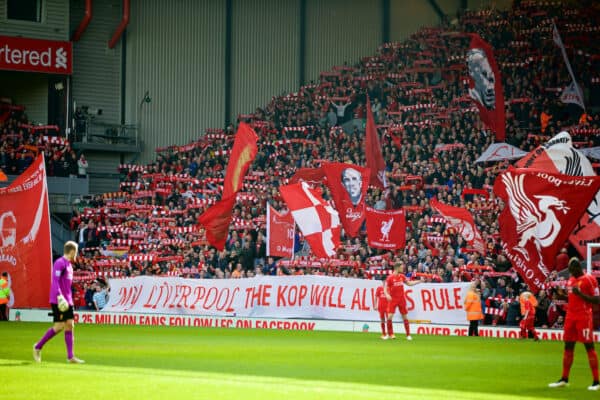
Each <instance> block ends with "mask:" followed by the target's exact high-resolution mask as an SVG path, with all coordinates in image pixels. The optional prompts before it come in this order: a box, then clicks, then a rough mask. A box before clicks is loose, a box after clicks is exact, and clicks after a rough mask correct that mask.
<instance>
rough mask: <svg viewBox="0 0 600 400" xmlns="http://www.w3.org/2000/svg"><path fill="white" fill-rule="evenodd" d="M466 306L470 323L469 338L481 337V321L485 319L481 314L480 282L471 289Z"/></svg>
mask: <svg viewBox="0 0 600 400" xmlns="http://www.w3.org/2000/svg"><path fill="white" fill-rule="evenodd" d="M464 306H465V311H466V312H467V320H468V321H469V336H479V320H481V319H483V312H481V295H480V294H479V289H478V282H473V283H472V284H471V286H470V287H469V291H468V292H467V297H466V299H465V304H464Z"/></svg>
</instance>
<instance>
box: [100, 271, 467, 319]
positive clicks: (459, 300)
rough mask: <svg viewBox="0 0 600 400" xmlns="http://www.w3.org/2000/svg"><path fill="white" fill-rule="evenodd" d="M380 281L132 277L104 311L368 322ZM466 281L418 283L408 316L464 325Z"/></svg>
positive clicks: (118, 282) (114, 291)
mask: <svg viewBox="0 0 600 400" xmlns="http://www.w3.org/2000/svg"><path fill="white" fill-rule="evenodd" d="M381 284H382V283H381V281H372V280H366V279H350V278H334V277H325V276H314V275H306V276H261V277H256V278H251V279H222V280H221V279H215V280H199V279H181V278H169V277H146V276H143V277H136V278H128V279H111V280H110V287H111V294H110V299H109V302H108V304H107V305H106V307H105V308H104V310H105V311H111V312H135V313H151V314H153V313H156V314H181V315H213V316H238V317H263V318H318V319H335V320H351V321H371V320H373V319H374V318H375V315H376V314H377V311H376V309H375V308H374V306H373V305H374V303H375V290H376V288H377V287H378V286H380V285H381ZM468 286H469V284H468V283H448V284H443V283H442V284H440V283H437V284H431V283H422V284H419V285H416V286H413V287H409V288H407V289H406V297H407V309H408V316H409V318H410V320H411V321H415V322H423V323H429V322H434V323H440V324H458V323H463V322H464V321H465V318H466V317H465V311H464V309H463V302H464V298H465V295H466V292H467V288H468Z"/></svg>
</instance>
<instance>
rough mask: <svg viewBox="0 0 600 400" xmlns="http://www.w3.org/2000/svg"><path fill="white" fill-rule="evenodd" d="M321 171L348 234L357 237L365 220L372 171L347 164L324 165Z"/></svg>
mask: <svg viewBox="0 0 600 400" xmlns="http://www.w3.org/2000/svg"><path fill="white" fill-rule="evenodd" d="M321 169H322V170H323V171H324V173H325V176H326V177H327V181H326V184H327V187H328V188H329V190H330V191H331V197H332V198H333V203H334V204H335V208H336V209H337V211H338V213H339V215H340V221H341V222H342V226H343V227H344V230H345V231H346V234H348V236H350V237H356V236H357V235H358V233H359V231H360V227H361V226H362V223H363V221H364V220H365V197H367V187H368V186H369V177H370V175H369V174H370V172H371V171H370V170H369V168H364V167H359V166H358V165H354V164H346V163H323V165H322V166H321Z"/></svg>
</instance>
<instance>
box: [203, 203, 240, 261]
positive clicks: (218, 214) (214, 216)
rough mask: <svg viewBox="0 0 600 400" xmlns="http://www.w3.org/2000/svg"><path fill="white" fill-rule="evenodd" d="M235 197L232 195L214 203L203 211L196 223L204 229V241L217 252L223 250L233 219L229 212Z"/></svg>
mask: <svg viewBox="0 0 600 400" xmlns="http://www.w3.org/2000/svg"><path fill="white" fill-rule="evenodd" d="M235 197H236V195H235V194H234V195H233V196H230V197H227V198H225V199H222V200H220V201H218V202H216V203H215V204H213V205H212V206H210V208H208V209H207V210H206V211H204V212H203V213H202V215H201V216H200V218H199V219H198V222H199V223H200V224H201V225H202V226H204V228H206V240H208V243H210V244H211V246H214V247H216V248H217V250H223V248H225V242H226V241H227V234H228V233H229V224H230V223H231V220H232V219H233V217H232V214H231V210H232V209H233V205H234V204H235Z"/></svg>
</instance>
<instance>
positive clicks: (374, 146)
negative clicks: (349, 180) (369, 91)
mask: <svg viewBox="0 0 600 400" xmlns="http://www.w3.org/2000/svg"><path fill="white" fill-rule="evenodd" d="M365 158H366V160H367V168H369V169H370V171H371V178H370V179H369V184H370V185H373V186H375V187H378V188H383V189H385V188H386V187H387V186H388V184H387V180H386V177H385V160H384V159H383V155H381V143H380V142H379V135H378V134H377V127H376V126H375V119H374V118H373V112H372V111H371V101H370V100H369V98H368V97H367V123H366V126H365Z"/></svg>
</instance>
